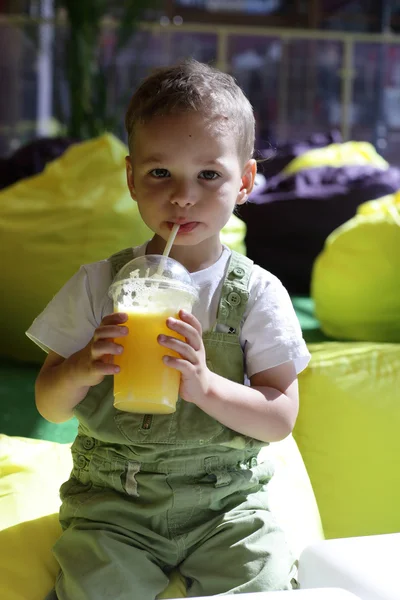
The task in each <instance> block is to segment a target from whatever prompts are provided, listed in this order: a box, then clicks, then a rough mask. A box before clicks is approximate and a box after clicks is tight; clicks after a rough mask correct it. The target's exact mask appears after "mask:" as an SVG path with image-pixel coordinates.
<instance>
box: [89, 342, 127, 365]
mask: <svg viewBox="0 0 400 600" xmlns="http://www.w3.org/2000/svg"><path fill="white" fill-rule="evenodd" d="M123 351H124V348H123V346H121V345H120V344H115V343H114V342H112V341H110V340H98V341H97V342H93V344H92V358H93V359H95V360H96V359H98V358H101V357H102V356H104V355H105V354H112V355H113V356H118V355H119V354H122V352H123Z"/></svg>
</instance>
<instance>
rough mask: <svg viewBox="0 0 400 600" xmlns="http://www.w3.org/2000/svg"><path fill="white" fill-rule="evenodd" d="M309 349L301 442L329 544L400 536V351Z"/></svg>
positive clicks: (347, 346) (333, 345)
mask: <svg viewBox="0 0 400 600" xmlns="http://www.w3.org/2000/svg"><path fill="white" fill-rule="evenodd" d="M309 349H310V352H311V355H312V359H311V362H310V365H309V367H308V368H307V369H306V370H305V371H304V372H303V373H301V375H300V378H299V381H300V398H301V402H300V414H299V417H298V420H297V423H296V427H295V430H294V437H295V439H296V441H297V444H298V447H299V449H300V452H301V454H302V456H303V459H304V463H305V465H306V468H307V471H308V473H309V475H310V479H311V483H312V485H313V488H314V492H315V496H316V499H317V503H318V508H319V511H320V514H321V519H322V525H323V528H324V534H325V537H326V538H340V537H351V536H363V535H374V534H382V533H393V532H397V531H400V510H399V506H400V477H399V473H400V436H399V431H400V402H399V399H400V345H399V344H373V343H366V342H357V343H350V342H342V343H340V342H325V343H323V344H310V345H309Z"/></svg>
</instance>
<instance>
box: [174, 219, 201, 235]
mask: <svg viewBox="0 0 400 600" xmlns="http://www.w3.org/2000/svg"><path fill="white" fill-rule="evenodd" d="M167 225H168V228H169V229H172V228H173V226H174V225H176V223H174V222H172V221H167ZM197 225H198V221H188V222H186V223H179V231H178V235H180V234H182V233H190V232H191V231H193V229H195V228H196V227H197Z"/></svg>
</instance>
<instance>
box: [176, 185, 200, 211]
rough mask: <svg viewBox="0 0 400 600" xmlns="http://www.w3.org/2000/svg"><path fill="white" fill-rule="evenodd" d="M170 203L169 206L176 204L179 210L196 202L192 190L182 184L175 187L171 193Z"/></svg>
mask: <svg viewBox="0 0 400 600" xmlns="http://www.w3.org/2000/svg"><path fill="white" fill-rule="evenodd" d="M170 202H171V204H177V205H178V206H180V207H181V208H184V207H185V206H193V204H195V202H196V198H195V194H194V191H193V189H191V187H190V186H188V185H184V184H182V185H180V186H177V187H176V188H175V189H174V190H173V191H172V193H171V196H170Z"/></svg>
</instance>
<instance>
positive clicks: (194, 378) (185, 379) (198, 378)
mask: <svg viewBox="0 0 400 600" xmlns="http://www.w3.org/2000/svg"><path fill="white" fill-rule="evenodd" d="M179 317H180V319H173V318H172V317H170V318H168V319H167V325H168V327H169V328H170V329H172V331H175V332H176V333H179V334H180V335H182V336H183V337H184V338H185V340H184V341H182V340H179V339H177V338H174V337H170V336H165V335H160V336H159V337H158V342H159V344H160V345H161V346H164V347H165V348H169V349H170V350H174V351H175V352H177V353H178V354H179V355H180V358H175V357H173V356H164V359H163V360H164V363H165V364H166V365H167V366H168V367H171V368H173V369H176V370H177V371H180V373H181V385H180V389H179V394H180V396H181V398H183V399H184V400H186V401H187V402H193V403H195V404H196V403H197V402H199V401H200V400H201V399H202V398H204V396H205V395H207V392H208V388H209V379H210V373H211V372H210V370H209V369H208V367H207V365H206V352H205V349H204V344H203V338H202V329H201V325H200V323H199V321H198V320H197V319H196V317H194V316H193V315H191V314H190V313H187V312H185V311H183V310H181V311H180V313H179Z"/></svg>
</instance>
